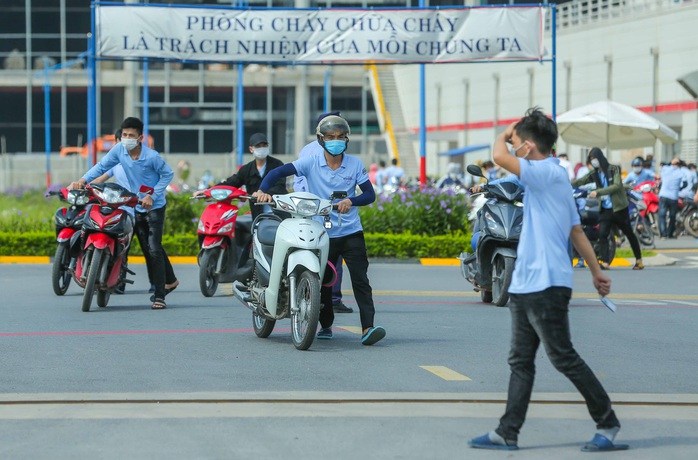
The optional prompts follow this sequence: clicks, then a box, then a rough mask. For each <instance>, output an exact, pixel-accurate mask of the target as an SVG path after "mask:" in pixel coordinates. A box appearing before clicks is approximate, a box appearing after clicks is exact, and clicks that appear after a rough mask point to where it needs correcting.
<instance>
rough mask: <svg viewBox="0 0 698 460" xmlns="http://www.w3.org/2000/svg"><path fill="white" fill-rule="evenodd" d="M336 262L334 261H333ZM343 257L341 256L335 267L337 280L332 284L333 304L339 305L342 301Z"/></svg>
mask: <svg viewBox="0 0 698 460" xmlns="http://www.w3.org/2000/svg"><path fill="white" fill-rule="evenodd" d="M333 263H334V262H333ZM342 265H344V264H342V257H341V256H340V257H339V259H338V260H337V263H336V264H335V266H334V268H335V269H336V270H337V282H336V283H334V285H333V286H332V304H333V305H337V304H338V303H340V302H341V301H342V273H343V272H344V270H343V268H342Z"/></svg>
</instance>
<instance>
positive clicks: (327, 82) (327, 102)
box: [322, 69, 331, 113]
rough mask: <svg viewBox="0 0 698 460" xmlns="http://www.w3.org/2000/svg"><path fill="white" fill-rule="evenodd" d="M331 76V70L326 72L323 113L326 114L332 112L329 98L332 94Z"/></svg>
mask: <svg viewBox="0 0 698 460" xmlns="http://www.w3.org/2000/svg"><path fill="white" fill-rule="evenodd" d="M330 75H331V70H330V69H327V70H325V88H324V94H323V101H322V111H323V112H324V113H327V112H329V111H330V98H329V97H327V96H328V95H329V94H330Z"/></svg>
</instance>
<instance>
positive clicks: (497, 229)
mask: <svg viewBox="0 0 698 460" xmlns="http://www.w3.org/2000/svg"><path fill="white" fill-rule="evenodd" d="M485 219H486V220H487V228H488V229H489V230H490V232H492V236H495V237H497V238H506V233H505V231H504V227H502V225H501V224H500V223H499V222H497V220H496V219H495V218H494V217H493V216H492V214H490V213H489V212H486V213H485Z"/></svg>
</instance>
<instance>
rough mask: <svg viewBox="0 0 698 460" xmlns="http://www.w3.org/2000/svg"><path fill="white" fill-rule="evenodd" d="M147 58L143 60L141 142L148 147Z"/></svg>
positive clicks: (148, 98) (148, 101)
mask: <svg viewBox="0 0 698 460" xmlns="http://www.w3.org/2000/svg"><path fill="white" fill-rule="evenodd" d="M148 78H149V76H148V58H145V59H143V142H145V145H147V146H148V147H150V145H148V131H149V129H148V126H149V125H150V110H149V108H148V105H149V104H150V90H149V83H148Z"/></svg>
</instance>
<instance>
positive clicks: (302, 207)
mask: <svg viewBox="0 0 698 460" xmlns="http://www.w3.org/2000/svg"><path fill="white" fill-rule="evenodd" d="M292 200H293V203H294V204H295V205H296V212H297V213H298V214H300V215H302V216H315V215H317V213H318V210H319V209H320V200H306V199H301V198H292Z"/></svg>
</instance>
